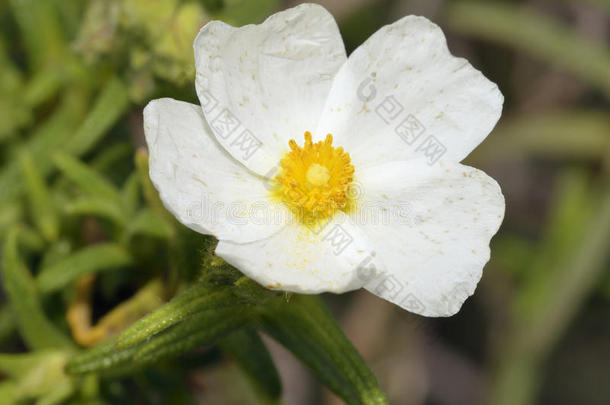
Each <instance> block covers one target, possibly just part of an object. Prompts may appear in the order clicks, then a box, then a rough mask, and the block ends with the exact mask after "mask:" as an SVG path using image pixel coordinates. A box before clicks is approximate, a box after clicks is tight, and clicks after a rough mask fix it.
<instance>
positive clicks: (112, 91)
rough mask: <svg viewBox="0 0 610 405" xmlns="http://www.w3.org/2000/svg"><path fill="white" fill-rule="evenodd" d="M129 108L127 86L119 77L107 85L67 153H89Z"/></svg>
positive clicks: (73, 138) (67, 146) (77, 154)
mask: <svg viewBox="0 0 610 405" xmlns="http://www.w3.org/2000/svg"><path fill="white" fill-rule="evenodd" d="M128 107H129V95H128V93H127V89H126V87H125V85H124V84H123V83H122V82H121V80H120V79H118V78H117V77H114V78H112V79H111V80H109V81H108V83H105V85H104V87H103V88H102V92H101V94H100V95H99V96H98V98H97V100H96V101H95V104H94V105H93V108H92V109H91V111H90V112H89V114H88V115H87V118H86V119H85V121H84V122H83V123H82V125H81V126H80V127H79V128H78V129H77V131H76V133H75V134H74V136H73V137H72V140H71V142H69V143H68V144H67V145H66V148H65V150H66V152H67V153H70V154H74V155H76V156H81V155H83V154H84V153H86V152H88V151H89V150H90V149H91V148H92V147H93V146H94V145H95V144H96V143H97V142H98V141H99V140H100V138H101V137H102V136H103V135H104V134H105V133H106V131H108V130H109V129H110V127H111V126H112V125H114V123H115V122H116V121H117V120H118V119H119V118H120V117H121V115H123V113H125V111H126V110H127V108H128Z"/></svg>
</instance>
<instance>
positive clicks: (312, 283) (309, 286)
mask: <svg viewBox="0 0 610 405" xmlns="http://www.w3.org/2000/svg"><path fill="white" fill-rule="evenodd" d="M370 252H371V249H370V244H369V242H368V240H367V238H366V236H365V235H364V234H363V232H362V230H360V229H359V228H358V227H357V226H355V225H354V224H353V223H352V222H351V221H350V219H349V217H348V216H347V215H345V214H344V213H342V212H339V213H337V214H336V215H335V216H334V217H333V218H332V220H330V221H329V222H327V223H326V224H324V225H323V226H322V229H310V228H308V227H306V226H303V225H302V224H300V223H298V222H293V223H292V224H290V225H288V226H286V227H285V228H284V229H282V230H281V231H280V232H278V233H276V234H274V235H272V236H270V237H269V238H267V239H265V240H259V241H256V242H252V243H247V244H238V243H232V242H227V241H220V242H219V243H218V246H217V247H216V254H217V255H218V256H220V257H222V258H224V259H225V260H226V261H227V262H229V263H230V264H232V265H233V266H235V267H237V268H238V269H240V270H241V271H243V272H244V273H245V274H246V275H247V276H248V277H250V278H252V279H254V280H256V281H257V282H258V283H260V284H261V285H263V286H265V287H267V288H269V289H278V290H284V291H293V292H298V293H304V294H313V293H321V292H334V293H342V292H345V291H350V290H353V289H356V288H360V287H362V286H363V284H364V281H366V280H367V277H372V276H375V275H376V274H377V272H381V271H383V270H384V268H383V265H382V264H381V263H380V262H378V261H375V262H374V264H375V267H373V266H372V265H371V264H373V262H372V261H371V257H370V255H369V254H370Z"/></svg>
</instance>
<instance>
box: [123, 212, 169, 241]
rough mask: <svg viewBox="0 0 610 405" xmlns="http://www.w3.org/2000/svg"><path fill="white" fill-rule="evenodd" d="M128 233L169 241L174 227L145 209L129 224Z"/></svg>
mask: <svg viewBox="0 0 610 405" xmlns="http://www.w3.org/2000/svg"><path fill="white" fill-rule="evenodd" d="M128 233H129V235H138V234H139V235H147V236H152V237H155V238H162V239H170V238H171V237H172V236H173V234H174V227H173V226H172V225H171V224H168V223H167V221H166V220H165V219H164V218H163V217H162V216H160V215H159V214H157V213H156V212H155V211H153V210H151V209H148V208H145V209H143V210H141V211H140V212H138V214H137V215H136V216H135V218H134V219H133V221H131V222H130V223H129V225H128Z"/></svg>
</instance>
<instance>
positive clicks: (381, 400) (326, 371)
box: [260, 295, 387, 405]
mask: <svg viewBox="0 0 610 405" xmlns="http://www.w3.org/2000/svg"><path fill="white" fill-rule="evenodd" d="M260 319H261V326H262V328H263V330H265V331H266V332H267V333H269V334H270V335H271V336H272V337H273V338H274V339H276V340H277V341H279V342H280V343H281V344H283V345H284V346H286V348H288V349H289V350H290V351H292V352H293V353H294V354H295V356H297V357H298V358H299V359H301V361H303V362H304V363H305V364H307V365H308V366H309V367H310V368H311V369H312V370H313V372H314V373H315V374H316V375H317V376H318V378H320V380H321V381H322V382H323V383H324V384H326V385H327V386H328V388H330V389H331V390H332V391H334V392H335V393H336V394H337V395H339V396H340V397H341V398H343V400H345V402H347V403H348V404H350V405H369V404H387V400H386V398H385V395H384V394H383V392H382V391H381V390H380V388H379V386H378V385H377V379H376V378H375V376H374V375H373V373H372V372H371V371H370V370H369V369H368V367H367V366H366V364H365V363H364V360H362V357H361V356H360V354H359V353H358V352H357V351H356V349H355V348H354V347H353V346H352V344H351V343H350V341H349V340H348V339H347V338H346V337H345V335H344V334H343V332H342V331H341V328H340V327H339V325H338V324H337V322H336V321H335V320H334V319H333V317H332V315H331V314H330V313H329V312H328V310H327V309H326V307H325V306H324V304H323V303H322V301H321V300H320V299H319V298H318V297H317V296H304V295H296V296H294V297H292V299H291V300H290V302H284V301H281V300H277V301H275V302H274V303H272V304H270V305H268V306H266V307H264V308H263V309H261V311H260Z"/></svg>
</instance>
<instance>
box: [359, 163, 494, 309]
mask: <svg viewBox="0 0 610 405" xmlns="http://www.w3.org/2000/svg"><path fill="white" fill-rule="evenodd" d="M359 181H360V182H361V185H362V189H363V190H365V193H366V194H365V195H364V196H363V197H362V201H361V203H362V206H361V207H362V208H361V212H362V211H365V209H366V210H368V211H367V212H368V213H369V215H366V216H365V215H362V214H360V217H359V218H360V219H359V220H357V221H356V222H357V223H358V225H359V226H360V227H361V228H362V229H363V230H364V231H365V233H366V235H367V237H368V238H369V240H370V241H371V243H372V244H373V248H374V250H375V251H376V253H377V255H378V256H379V257H380V258H381V260H383V262H384V263H385V266H386V270H387V272H386V273H385V274H382V275H379V276H377V277H375V278H371V280H370V281H369V282H368V283H367V284H366V286H365V288H366V289H368V290H369V291H371V292H373V293H374V294H377V295H379V296H380V297H382V298H384V299H386V300H388V301H391V302H393V303H394V304H396V305H398V306H400V307H402V308H404V309H407V310H409V311H411V312H414V313H418V314H420V315H425V316H451V315H453V314H455V313H457V312H458V311H459V309H460V308H461V306H462V304H463V303H464V301H465V300H466V298H468V297H469V296H470V295H472V294H473V292H474V290H475V288H476V285H477V283H478V281H479V279H480V278H481V275H482V271H483V267H484V266H485V264H486V263H487V261H488V260H489V257H490V249H489V242H490V239H491V238H492V236H493V235H494V234H495V233H496V232H497V230H498V228H499V226H500V224H501V222H502V220H503V218H504V209H505V203H504V196H503V195H502V192H501V190H500V187H499V185H498V183H497V182H496V181H495V180H494V179H492V178H491V177H489V176H487V175H486V174H485V173H484V172H482V171H480V170H477V169H474V168H471V167H468V166H464V165H461V164H450V165H438V166H435V167H430V166H428V165H426V164H422V163H421V162H419V161H411V162H390V163H387V164H384V165H381V166H377V167H372V168H368V169H366V170H364V171H363V172H362V173H361V174H360V176H359ZM388 212H389V213H390V215H388ZM362 218H365V219H362Z"/></svg>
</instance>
